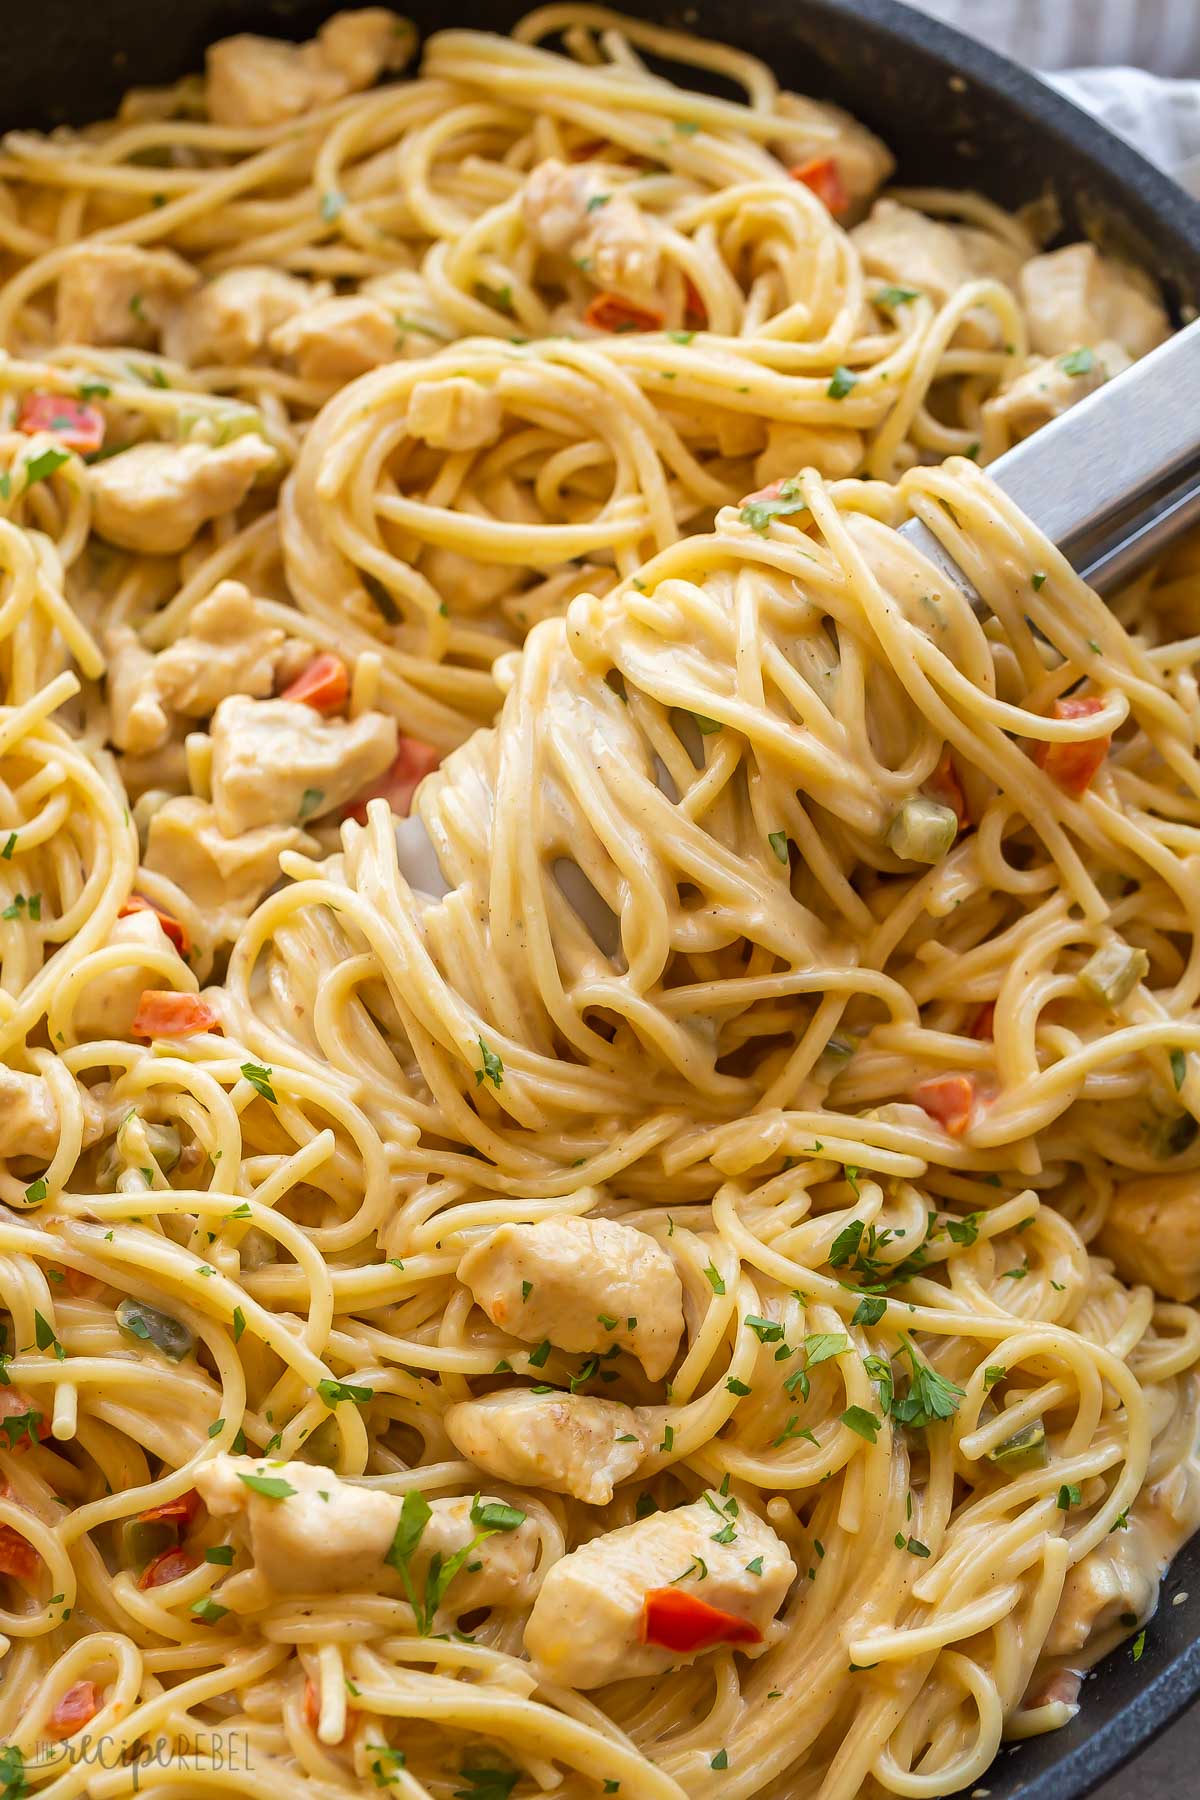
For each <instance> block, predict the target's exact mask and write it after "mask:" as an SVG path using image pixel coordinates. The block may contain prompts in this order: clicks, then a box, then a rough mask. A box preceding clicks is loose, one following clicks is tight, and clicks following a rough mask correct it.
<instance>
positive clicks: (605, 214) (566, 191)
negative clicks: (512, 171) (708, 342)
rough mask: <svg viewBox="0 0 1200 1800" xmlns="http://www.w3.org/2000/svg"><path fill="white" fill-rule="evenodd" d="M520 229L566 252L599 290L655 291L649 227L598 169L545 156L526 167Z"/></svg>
mask: <svg viewBox="0 0 1200 1800" xmlns="http://www.w3.org/2000/svg"><path fill="white" fill-rule="evenodd" d="M521 207H522V212H523V214H524V218H525V225H526V229H527V230H528V231H529V233H530V236H531V237H532V238H533V239H534V241H535V242H536V243H538V244H540V245H541V247H542V249H544V250H548V251H550V252H551V254H552V255H556V256H569V257H570V258H571V259H572V261H573V262H574V263H575V264H576V266H577V267H578V268H580V269H582V270H584V271H585V273H586V274H587V276H588V279H589V280H590V281H592V282H594V283H595V285H596V286H597V287H598V288H600V289H601V290H602V291H603V292H606V293H614V294H623V295H625V296H626V297H627V298H629V299H631V300H635V301H642V302H646V301H652V300H653V299H654V298H655V297H656V294H657V289H658V277H659V262H660V250H659V243H658V239H657V237H656V236H655V233H654V228H653V226H652V224H651V223H650V221H649V220H648V219H647V218H646V216H645V214H644V213H643V212H642V210H641V208H640V207H639V206H638V204H637V202H636V201H635V200H634V199H633V198H632V197H631V196H630V195H628V194H624V193H621V192H619V191H617V192H613V191H612V187H611V183H609V182H606V181H605V179H604V177H603V176H602V175H601V173H600V171H599V170H597V169H592V168H588V167H587V165H586V164H584V165H579V164H576V165H573V166H572V165H568V164H567V163H562V162H559V161H558V159H557V158H556V157H549V158H548V159H547V160H546V161H545V162H541V163H539V164H538V165H537V167H536V168H535V169H534V170H533V171H532V172H531V174H530V176H529V179H528V181H527V182H526V183H525V192H524V194H523V196H522V201H521Z"/></svg>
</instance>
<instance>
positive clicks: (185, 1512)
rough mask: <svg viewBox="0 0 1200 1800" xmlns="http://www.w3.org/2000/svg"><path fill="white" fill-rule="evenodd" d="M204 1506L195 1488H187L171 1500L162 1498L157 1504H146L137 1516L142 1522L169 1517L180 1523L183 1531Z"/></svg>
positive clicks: (193, 1522) (198, 1515) (192, 1523)
mask: <svg viewBox="0 0 1200 1800" xmlns="http://www.w3.org/2000/svg"><path fill="white" fill-rule="evenodd" d="M203 1506H204V1502H203V1500H201V1498H200V1496H199V1494H198V1493H197V1492H196V1489H195V1488H187V1489H186V1490H185V1491H184V1492H183V1493H182V1494H176V1496H175V1498H174V1499H173V1500H162V1501H160V1502H159V1504H158V1505H157V1506H148V1507H147V1508H146V1510H145V1512H143V1513H139V1514H138V1518H139V1519H141V1520H142V1521H143V1522H145V1521H146V1520H150V1519H170V1520H172V1521H173V1522H174V1523H176V1524H178V1525H180V1526H181V1527H182V1528H183V1530H184V1531H187V1530H189V1529H190V1527H191V1526H192V1525H194V1524H195V1522H196V1520H197V1519H198V1518H199V1517H200V1512H201V1509H202V1508H203Z"/></svg>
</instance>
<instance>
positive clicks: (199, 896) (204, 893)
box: [143, 794, 302, 942]
mask: <svg viewBox="0 0 1200 1800" xmlns="http://www.w3.org/2000/svg"><path fill="white" fill-rule="evenodd" d="M301 835H302V834H301V832H300V829H299V827H298V826H296V825H289V826H283V825H264V826H262V827H261V829H259V830H257V831H246V832H242V833H241V834H240V835H239V836H237V837H226V836H225V835H224V833H223V832H222V831H221V829H220V827H219V826H218V824H217V821H216V817H215V814H214V812H213V808H212V806H211V804H210V803H209V802H208V801H207V800H197V799H194V798H193V797H192V796H191V795H190V794H188V795H183V796H181V797H179V798H178V799H173V800H168V801H167V802H166V803H165V805H163V806H161V807H159V809H158V811H157V812H156V813H155V814H154V815H153V817H152V818H151V820H150V826H149V836H148V842H147V847H146V855H145V857H144V859H143V861H144V863H145V866H146V868H147V869H150V870H152V871H153V872H154V873H155V874H157V875H165V876H166V877H167V878H168V880H170V881H173V882H174V883H175V885H176V887H178V888H180V889H181V890H182V892H183V893H185V894H186V895H187V896H188V897H189V899H191V900H193V901H194V902H195V904H196V906H197V907H198V908H199V910H200V912H201V913H202V914H203V916H204V923H205V926H206V928H207V930H208V931H209V932H210V934H211V935H212V937H213V939H214V940H215V941H218V942H222V941H226V940H229V939H232V938H235V937H236V936H237V934H238V932H239V931H240V929H241V927H242V926H243V925H244V924H245V922H246V920H247V919H248V918H249V917H250V914H251V913H252V912H253V911H254V908H255V907H256V906H257V905H258V903H259V901H260V900H261V899H262V897H263V895H264V894H265V893H266V891H267V889H268V888H269V887H273V886H274V884H275V883H276V882H277V881H278V880H279V858H280V856H281V855H282V853H283V851H285V850H291V849H293V848H294V847H295V845H296V844H298V843H299V841H300V838H301Z"/></svg>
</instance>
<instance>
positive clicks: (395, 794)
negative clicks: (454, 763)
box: [342, 737, 442, 825]
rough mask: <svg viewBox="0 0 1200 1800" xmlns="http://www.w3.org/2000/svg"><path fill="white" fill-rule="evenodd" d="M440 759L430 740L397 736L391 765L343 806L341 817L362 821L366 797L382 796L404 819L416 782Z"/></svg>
mask: <svg viewBox="0 0 1200 1800" xmlns="http://www.w3.org/2000/svg"><path fill="white" fill-rule="evenodd" d="M441 760H442V753H441V751H440V750H435V749H434V747H433V745H432V744H423V743H422V742H421V740H420V738H410V737H402V738H400V739H399V748H398V750H397V752H396V760H395V762H394V763H393V764H392V766H391V768H390V769H388V770H386V771H385V773H384V774H382V775H381V776H380V777H379V779H378V781H376V782H373V783H372V785H371V786H370V787H369V788H368V789H367V791H366V793H365V794H361V795H360V796H359V798H358V799H357V800H355V801H353V802H352V803H351V804H350V805H349V806H347V807H345V808H343V811H342V817H343V819H357V820H358V823H359V824H360V825H365V824H366V822H367V801H368V800H386V801H387V803H388V805H389V806H390V807H391V809H392V811H393V812H394V813H395V815H396V817H397V818H398V819H407V817H408V815H409V811H410V809H411V807H412V797H413V795H414V794H415V793H416V791H417V788H418V786H419V785H420V783H421V782H422V781H424V779H425V777H426V775H429V774H432V772H433V770H434V769H436V768H437V766H438V764H439V763H440V762H441Z"/></svg>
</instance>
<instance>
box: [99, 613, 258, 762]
mask: <svg viewBox="0 0 1200 1800" xmlns="http://www.w3.org/2000/svg"><path fill="white" fill-rule="evenodd" d="M287 642H288V640H287V638H286V636H285V633H284V632H283V631H282V630H281V629H280V627H279V626H277V625H268V624H267V623H266V622H265V620H264V619H263V618H262V616H261V613H260V611H259V603H258V602H257V601H256V600H255V599H254V597H253V596H252V594H251V593H250V590H249V588H247V587H246V586H245V585H244V584H243V583H242V582H240V581H222V582H219V583H218V584H217V586H216V587H215V588H214V589H213V591H212V593H211V594H210V595H209V596H208V598H207V599H206V600H202V601H201V602H200V604H199V606H197V607H196V608H195V610H194V612H193V613H192V616H191V618H190V619H189V620H188V629H187V632H186V633H185V634H184V636H183V637H180V638H176V640H175V642H174V643H173V644H172V645H170V647H169V648H168V649H166V650H163V651H161V652H160V654H159V655H158V656H152V655H151V654H150V653H149V651H147V650H145V649H143V647H142V645H141V642H140V641H139V639H138V636H137V633H136V632H135V631H133V630H132V629H131V628H130V627H129V626H128V625H116V626H114V627H113V628H112V630H110V631H109V632H107V633H106V634H105V645H106V648H107V650H108V707H109V717H110V719H111V721H112V741H113V743H114V744H116V746H117V748H118V749H119V750H124V751H126V752H127V753H129V754H130V755H133V756H145V755H147V754H148V753H149V752H151V751H153V750H157V749H158V748H159V747H160V746H161V745H162V744H164V743H165V742H166V740H167V737H168V736H169V734H170V730H171V723H172V719H171V715H172V714H173V713H177V714H180V715H182V716H183V717H184V718H188V719H205V718H207V717H208V716H209V714H210V713H212V712H214V711H215V710H216V708H217V706H218V705H219V704H220V702H221V701H222V700H224V699H226V698H227V697H228V695H230V694H249V695H251V696H255V697H261V696H263V695H265V694H269V693H270V692H271V690H272V689H273V687H274V686H275V679H276V672H277V669H278V667H279V665H280V662H281V661H282V660H283V658H284V657H285V655H286V650H285V646H286V644H287Z"/></svg>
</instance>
